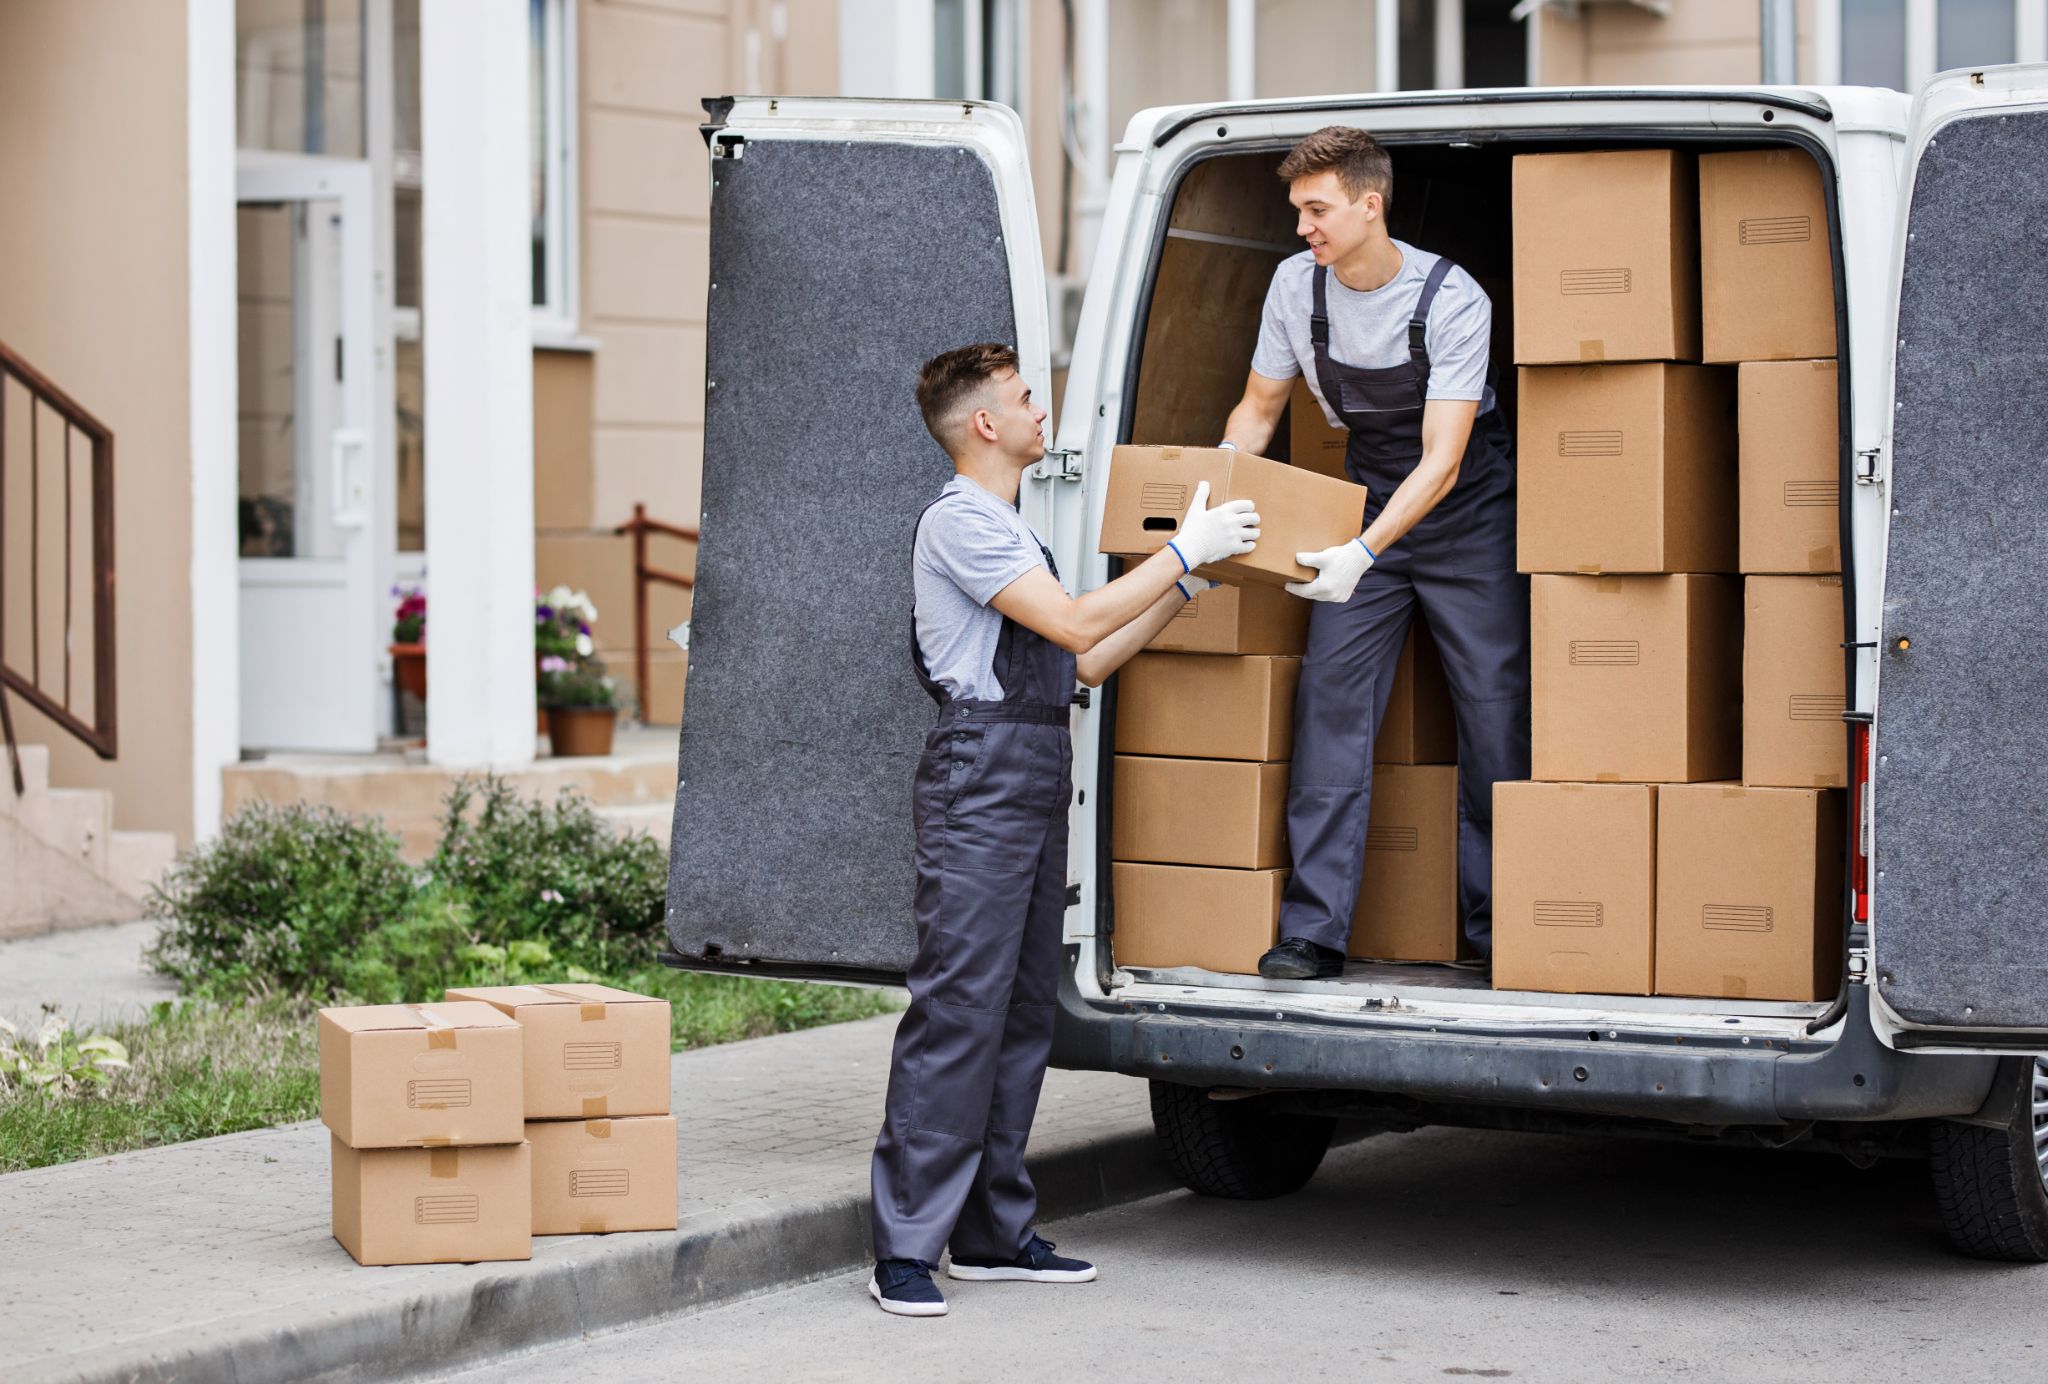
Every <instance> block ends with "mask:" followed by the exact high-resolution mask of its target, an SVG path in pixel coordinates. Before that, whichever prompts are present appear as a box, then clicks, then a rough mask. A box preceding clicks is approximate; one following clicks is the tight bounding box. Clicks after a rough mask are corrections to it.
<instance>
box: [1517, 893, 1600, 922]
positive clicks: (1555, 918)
mask: <svg viewBox="0 0 2048 1384" xmlns="http://www.w3.org/2000/svg"><path fill="white" fill-rule="evenodd" d="M1533 916H1534V918H1535V922H1536V926H1538V927H1599V926H1600V925H1601V924H1602V923H1604V922H1606V921H1607V905H1605V904H1603V903H1586V902H1584V901H1582V900H1579V899H1538V900H1536V903H1535V907H1534V909H1533Z"/></svg>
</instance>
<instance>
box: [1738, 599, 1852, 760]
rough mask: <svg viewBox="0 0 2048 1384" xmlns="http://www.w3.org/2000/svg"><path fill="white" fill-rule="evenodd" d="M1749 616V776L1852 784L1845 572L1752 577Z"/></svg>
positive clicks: (1745, 636) (1745, 669)
mask: <svg viewBox="0 0 2048 1384" xmlns="http://www.w3.org/2000/svg"><path fill="white" fill-rule="evenodd" d="M1744 587H1745V589H1744V593H1743V620H1742V781H1743V782H1744V783H1746V784H1749V785H1750V786H1752V787H1781V788H1846V787H1848V784H1849V764H1848V759H1849V749H1848V744H1849V742H1848V739H1847V733H1846V731H1845V730H1844V728H1843V725H1842V711H1843V709H1844V707H1845V706H1846V698H1845V697H1844V694H1843V685H1844V684H1843V679H1844V676H1845V674H1844V672H1843V668H1842V579H1841V578H1840V577H1750V578H1747V579H1746V581H1745V583H1744Z"/></svg>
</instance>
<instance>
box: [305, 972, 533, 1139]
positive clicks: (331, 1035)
mask: <svg viewBox="0 0 2048 1384" xmlns="http://www.w3.org/2000/svg"><path fill="white" fill-rule="evenodd" d="M522 1036H523V1035H522V1034H521V1033H520V1030H519V1025H518V1023H517V1022H515V1021H514V1020H512V1019H509V1018H507V1017H505V1016H504V1015H503V1014H500V1013H499V1012H498V1011H497V1010H495V1009H493V1008H491V1007H490V1006H489V1005H485V1004H366V1005H357V1006H355V1007H353V1008H345V1009H323V1010H321V1011H320V1118H321V1120H322V1121H323V1122H324V1123H325V1124H326V1125H327V1127H328V1128H329V1129H331V1130H333V1131H334V1134H335V1137H336V1138H337V1139H339V1140H340V1141H341V1142H342V1143H344V1144H347V1145H348V1146H349V1147H351V1148H358V1149H375V1148H403V1147H407V1146H412V1147H423V1146H431V1145H442V1144H516V1143H518V1142H519V1141H520V1139H522V1138H523V1137H525V1136H524V1134H523V1132H522V1130H523V1116H522V1115H521V1113H520V1065H521V1064H520V1056H521V1050H522V1046H523V1045H522V1042H521V1039H522Z"/></svg>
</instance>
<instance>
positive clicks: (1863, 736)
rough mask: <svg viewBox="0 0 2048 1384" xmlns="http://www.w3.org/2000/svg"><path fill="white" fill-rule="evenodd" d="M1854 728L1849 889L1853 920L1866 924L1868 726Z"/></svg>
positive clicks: (1868, 798) (1868, 834) (1869, 842)
mask: <svg viewBox="0 0 2048 1384" xmlns="http://www.w3.org/2000/svg"><path fill="white" fill-rule="evenodd" d="M1854 729H1855V736H1854V741H1853V744H1854V748H1853V749H1852V750H1851V752H1850V764H1849V789H1850V794H1849V812H1850V822H1851V824H1852V825H1853V826H1854V827H1855V830H1856V847H1855V852H1854V854H1853V855H1852V856H1851V857H1850V869H1849V886H1850V888H1851V890H1852V891H1853V892H1854V894H1855V901H1856V911H1855V918H1856V921H1857V922H1859V923H1867V922H1869V921H1870V847H1871V821H1870V808H1871V802H1870V796H1871V794H1870V726H1869V724H1868V723H1867V722H1864V723H1859V724H1857V725H1856V726H1855V728H1854Z"/></svg>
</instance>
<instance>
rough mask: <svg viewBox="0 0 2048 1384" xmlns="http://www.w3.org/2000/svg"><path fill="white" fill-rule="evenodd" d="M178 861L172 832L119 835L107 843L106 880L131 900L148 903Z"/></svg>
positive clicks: (129, 832) (120, 832)
mask: <svg viewBox="0 0 2048 1384" xmlns="http://www.w3.org/2000/svg"><path fill="white" fill-rule="evenodd" d="M177 858H178V838H177V837H176V836H175V835H174V834H172V833H171V832H168V831H116V832H115V833H114V834H113V837H112V839H110V840H109V841H108V842H107V879H108V880H109V881H110V882H111V883H112V884H113V885H114V887H115V888H117V889H119V890H120V891H121V892H122V893H124V894H126V895H128V896H129V897H130V898H133V899H137V900H140V899H145V898H147V897H149V891H150V888H151V886H153V885H155V884H156V882H157V881H158V880H160V879H162V878H163V877H164V872H165V871H166V870H168V869H170V868H171V863H172V862H173V861H175V860H176V859H177Z"/></svg>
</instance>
